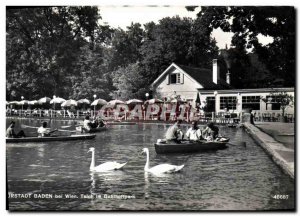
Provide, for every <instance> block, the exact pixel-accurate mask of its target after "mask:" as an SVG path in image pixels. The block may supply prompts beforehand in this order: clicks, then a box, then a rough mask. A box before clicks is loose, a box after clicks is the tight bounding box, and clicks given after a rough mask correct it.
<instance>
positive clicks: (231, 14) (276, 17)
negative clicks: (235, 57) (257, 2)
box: [190, 6, 295, 86]
mask: <svg viewBox="0 0 300 216" xmlns="http://www.w3.org/2000/svg"><path fill="white" fill-rule="evenodd" d="M191 9H193V8H190V10H191ZM198 17H200V18H206V19H209V20H210V26H211V27H213V28H215V29H217V28H219V27H220V28H221V29H222V30H223V31H225V32H233V33H234V36H233V38H232V46H233V47H234V48H236V49H237V50H238V51H241V52H243V51H244V50H245V49H246V48H248V49H250V48H253V52H254V53H256V54H257V55H258V57H259V60H260V61H261V62H264V63H265V64H266V66H267V69H268V70H269V71H272V74H273V76H275V77H276V78H281V79H284V80H285V86H295V9H294V8H293V7H285V6H284V7H278V6H276V7H271V6H267V7H265V6H260V7H241V6H236V7H201V11H200V12H199V13H198ZM259 35H263V36H269V37H272V38H273V42H272V43H270V44H267V45H262V44H261V43H259V40H258V36H259Z"/></svg>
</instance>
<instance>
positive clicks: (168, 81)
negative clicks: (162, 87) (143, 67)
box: [167, 74, 171, 85]
mask: <svg viewBox="0 0 300 216" xmlns="http://www.w3.org/2000/svg"><path fill="white" fill-rule="evenodd" d="M170 79H171V75H170V74H168V75H167V85H169V84H170Z"/></svg>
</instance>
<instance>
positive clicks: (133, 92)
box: [110, 63, 150, 100]
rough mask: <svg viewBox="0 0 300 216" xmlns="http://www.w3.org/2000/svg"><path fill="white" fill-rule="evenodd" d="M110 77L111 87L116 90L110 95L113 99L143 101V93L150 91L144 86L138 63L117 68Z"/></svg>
mask: <svg viewBox="0 0 300 216" xmlns="http://www.w3.org/2000/svg"><path fill="white" fill-rule="evenodd" d="M112 77H113V78H112V80H113V85H114V87H115V88H116V89H117V90H115V91H114V92H112V93H111V94H110V95H111V96H112V97H113V98H115V99H117V98H120V99H123V100H128V99H133V98H137V99H144V97H145V93H147V92H149V91H150V88H149V87H148V86H147V85H145V79H144V77H143V76H142V73H141V67H140V66H139V63H133V64H129V65H128V66H127V67H121V68H119V69H118V70H116V71H115V72H114V73H113V75H112Z"/></svg>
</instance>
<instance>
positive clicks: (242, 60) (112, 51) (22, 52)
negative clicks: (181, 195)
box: [6, 6, 295, 100]
mask: <svg viewBox="0 0 300 216" xmlns="http://www.w3.org/2000/svg"><path fill="white" fill-rule="evenodd" d="M187 9H188V10H194V9H195V6H191V7H187ZM100 12H101V11H100ZM100 12H99V9H98V8H97V7H87V6H85V7H17V8H15V7H7V10H6V14H7V19H6V26H7V28H6V34H7V37H6V48H7V49H6V62H7V65H6V69H7V71H6V90H7V91H6V97H7V100H20V97H21V96H24V97H25V98H26V99H39V98H41V97H44V96H48V97H52V95H57V96H60V97H63V98H66V99H68V98H73V99H81V98H89V99H92V96H93V95H94V94H96V95H97V97H99V98H103V99H106V100H110V99H111V98H113V97H114V98H121V99H129V98H140V99H142V98H143V97H144V95H145V92H150V85H151V83H152V82H153V80H155V79H156V78H157V77H158V76H159V75H160V74H161V73H162V71H164V70H165V69H166V68H167V67H168V66H169V65H170V64H171V63H172V62H175V63H178V64H182V65H188V66H194V67H200V68H211V62H212V59H214V58H218V59H220V62H223V64H226V65H227V63H228V62H226V58H225V56H222V55H218V52H219V49H218V47H217V46H216V40H215V39H214V38H212V36H211V35H212V31H213V30H214V29H216V28H219V27H220V28H221V29H222V30H223V31H226V32H229V31H230V32H233V33H234V37H233V38H232V44H231V48H230V49H228V50H227V51H226V52H227V54H226V55H227V59H228V58H229V59H230V61H231V62H230V68H229V69H230V72H231V77H232V83H233V85H234V86H235V87H238V88H245V87H247V88H251V87H271V84H270V83H274V80H282V79H284V80H285V81H286V83H285V84H284V85H285V86H293V84H294V78H295V76H294V73H295V62H294V59H295V58H294V57H295V48H294V45H295V28H294V22H295V20H294V18H295V13H294V10H293V8H291V7H202V8H201V11H200V12H199V14H198V17H197V18H196V19H191V18H180V17H178V16H175V17H165V18H163V19H161V20H160V21H159V22H158V23H154V22H149V23H147V24H145V25H144V26H141V24H139V23H131V25H130V26H128V27H127V28H126V29H125V30H123V29H120V28H117V29H115V28H111V27H110V26H108V25H100V24H99V19H101V15H100ZM259 35H264V36H271V37H273V38H274V41H273V42H272V43H271V44H268V45H262V44H260V43H259V40H258V36H259ZM249 47H252V48H253V53H250V54H249V53H248V52H247V50H246V49H247V48H249Z"/></svg>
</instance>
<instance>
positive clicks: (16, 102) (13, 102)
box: [8, 101, 19, 105]
mask: <svg viewBox="0 0 300 216" xmlns="http://www.w3.org/2000/svg"><path fill="white" fill-rule="evenodd" d="M8 104H9V105H17V104H19V101H10V102H9V103H8Z"/></svg>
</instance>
